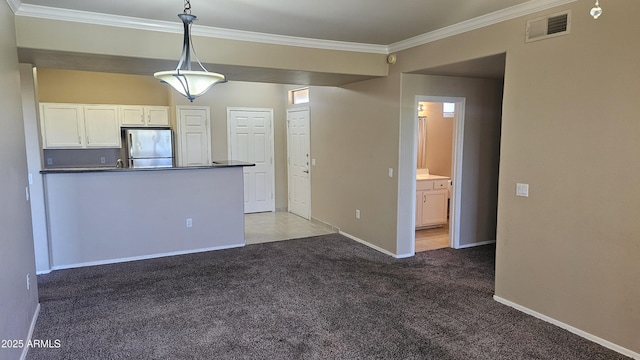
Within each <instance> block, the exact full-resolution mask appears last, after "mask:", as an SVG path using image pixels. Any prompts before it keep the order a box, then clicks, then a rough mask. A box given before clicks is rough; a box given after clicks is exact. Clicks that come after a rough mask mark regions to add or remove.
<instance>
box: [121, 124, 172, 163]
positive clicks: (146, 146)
mask: <svg viewBox="0 0 640 360" xmlns="http://www.w3.org/2000/svg"><path fill="white" fill-rule="evenodd" d="M124 138H125V144H126V148H125V150H126V152H127V166H128V167H130V168H156V167H173V164H174V163H175V162H174V157H173V133H172V131H171V130H169V129H128V130H125V131H124Z"/></svg>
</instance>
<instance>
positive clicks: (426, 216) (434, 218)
mask: <svg viewBox="0 0 640 360" xmlns="http://www.w3.org/2000/svg"><path fill="white" fill-rule="evenodd" d="M422 197H423V199H422V226H429V225H441V224H446V223H447V191H446V190H430V191H424V192H423V195H422Z"/></svg>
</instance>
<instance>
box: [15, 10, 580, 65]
mask: <svg viewBox="0 0 640 360" xmlns="http://www.w3.org/2000/svg"><path fill="white" fill-rule="evenodd" d="M6 1H7V3H8V4H9V6H10V7H11V9H12V10H13V11H14V13H15V14H16V16H24V17H34V18H41V19H49V20H59V21H70V22H78V23H85V24H97V25H105V26H115V27H122V28H129V29H138V30H149V31H161V32H167V33H176V34H181V33H182V24H180V23H179V22H178V21H176V22H170V21H160V20H150V19H143V18H136V17H129V16H121V15H110V14H101V13H95V12H89V11H79V10H71V9H61V8H55V7H48V6H40V5H30V4H22V3H21V2H20V0H6ZM575 1H578V0H530V1H528V2H526V3H523V4H521V5H516V6H512V7H510V8H507V9H503V10H499V11H496V12H493V13H490V14H487V15H483V16H480V17H477V18H474V19H470V20H467V21H463V22H461V23H458V24H455V25H451V26H447V27H444V28H442V29H438V30H435V31H432V32H428V33H425V34H422V35H418V36H414V37H412V38H409V39H406V40H402V41H398V42H396V43H393V44H390V45H377V44H363V43H354V42H346V41H334V40H322V39H310V38H302V37H295V36H285V35H274V34H266V33H258V32H251V31H242V30H232V29H223V28H216V27H210V26H200V25H194V26H193V29H192V34H193V35H196V36H202V37H210V38H218V39H227V40H236V41H249V42H257V43H263V44H273V45H284V46H296V47H306V48H314V49H324V50H338V51H353V52H362V53H373V54H390V53H393V52H396V51H402V50H406V49H409V48H412V47H415V46H419V45H424V44H427V43H430V42H433V41H436V40H441V39H444V38H447V37H449V36H454V35H458V34H462V33H464V32H467V31H472V30H476V29H479V28H482V27H485V26H489V25H493V24H497V23H500V22H502V21H507V20H511V19H514V18H517V17H520V16H526V15H529V14H532V13H535V12H538V11H543V10H547V9H550V8H553V7H556V6H561V5H565V4H569V3H572V2H575Z"/></svg>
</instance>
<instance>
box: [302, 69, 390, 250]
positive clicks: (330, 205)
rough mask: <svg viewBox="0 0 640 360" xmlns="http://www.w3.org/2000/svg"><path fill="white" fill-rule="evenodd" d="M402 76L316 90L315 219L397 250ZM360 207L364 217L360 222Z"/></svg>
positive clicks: (313, 126) (313, 141)
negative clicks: (358, 217)
mask: <svg viewBox="0 0 640 360" xmlns="http://www.w3.org/2000/svg"><path fill="white" fill-rule="evenodd" d="M399 85H400V82H399V75H395V76H392V77H386V78H381V79H376V80H369V81H364V82H360V83H356V84H351V85H348V86H345V87H343V88H331V87H311V89H310V91H311V93H310V96H311V103H310V109H311V111H310V119H311V157H312V158H315V159H316V166H314V167H312V170H311V174H312V178H311V184H312V185H311V186H312V189H311V206H312V208H311V215H312V216H313V217H314V218H317V219H319V220H322V221H324V222H326V223H329V224H331V225H334V226H336V227H338V228H339V229H340V230H341V231H343V232H346V233H348V234H350V235H352V236H355V237H357V238H360V239H363V240H365V241H367V242H369V243H371V244H373V245H375V246H377V247H380V248H382V249H384V250H387V251H389V252H391V253H395V252H396V235H395V234H396V219H395V214H396V210H397V208H396V199H397V194H396V191H397V187H398V183H397V177H396V175H394V177H393V178H389V176H388V169H389V168H392V169H394V173H395V172H396V170H397V164H398V156H397V151H398V150H397V149H398V145H397V143H398V111H399V108H398V105H399V103H398V94H399ZM356 209H358V210H360V212H361V218H360V219H359V220H357V219H356V218H355V211H356Z"/></svg>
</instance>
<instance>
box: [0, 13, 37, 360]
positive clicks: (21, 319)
mask: <svg viewBox="0 0 640 360" xmlns="http://www.w3.org/2000/svg"><path fill="white" fill-rule="evenodd" d="M21 104H22V100H21V93H20V73H19V69H18V56H17V53H16V41H15V30H14V20H13V13H12V12H11V9H10V8H9V7H8V6H7V3H6V2H4V1H2V2H0V112H1V113H2V121H0V167H2V171H0V184H2V186H0V199H2V200H1V201H0V233H2V240H1V241H0V244H1V246H2V249H1V250H0V294H2V295H1V296H2V300H1V306H0V319H2V321H0V339H3V340H23V341H26V340H27V335H28V333H29V326H30V325H31V321H32V319H33V316H34V315H35V311H36V307H37V304H38V286H37V283H36V275H35V274H36V269H35V260H34V251H33V236H32V229H31V214H30V209H29V203H28V202H27V201H26V199H25V187H27V185H28V181H27V171H28V170H27V158H26V151H25V139H24V125H23V122H22V107H21ZM27 274H29V276H30V279H31V289H30V290H27V289H26V277H27ZM21 352H22V349H17V348H16V349H6V348H2V349H0V359H3V360H5V359H6V360H8V359H18V358H20V354H21Z"/></svg>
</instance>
